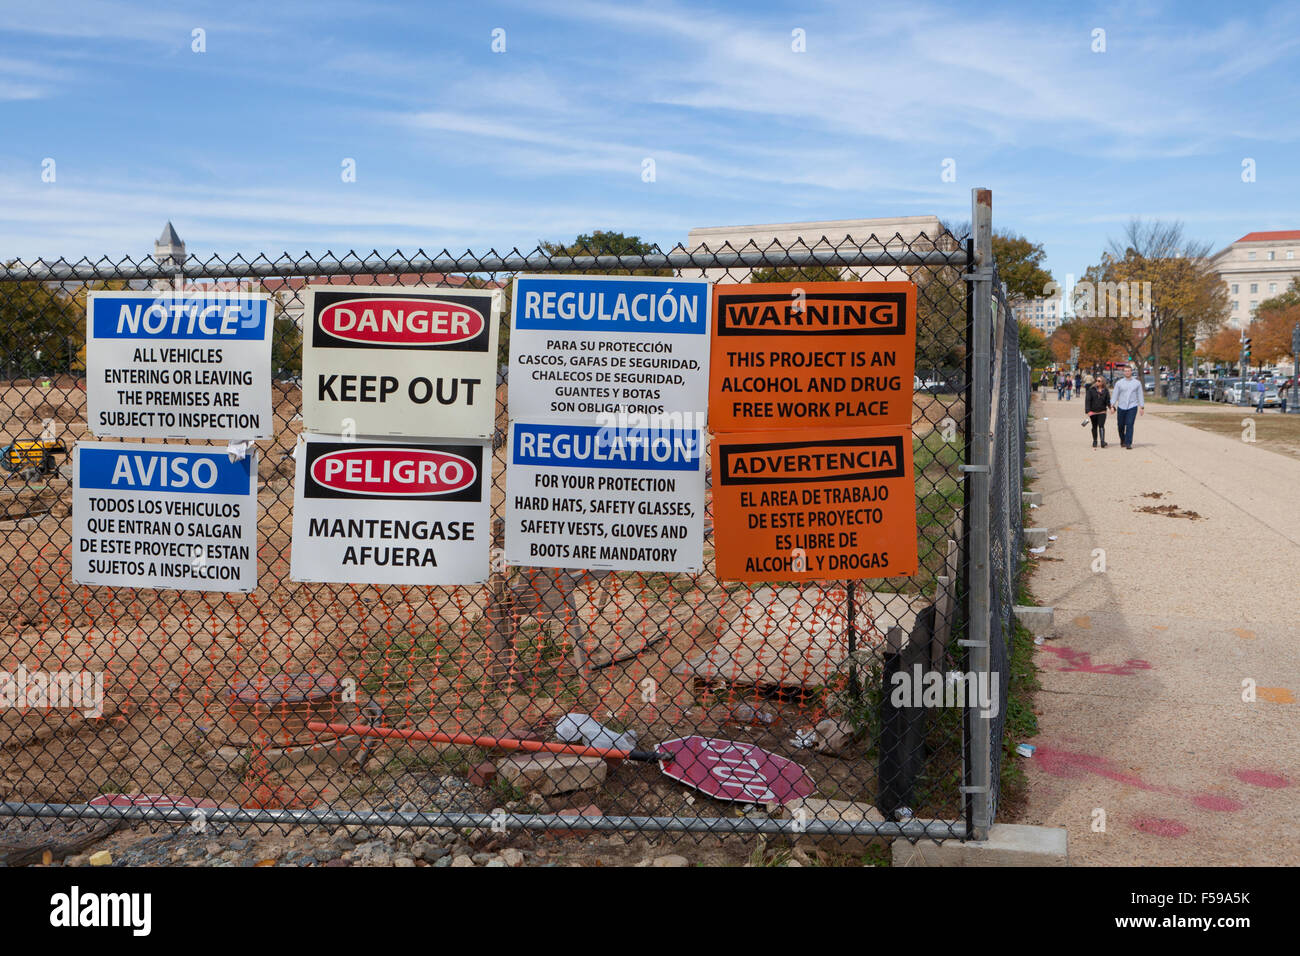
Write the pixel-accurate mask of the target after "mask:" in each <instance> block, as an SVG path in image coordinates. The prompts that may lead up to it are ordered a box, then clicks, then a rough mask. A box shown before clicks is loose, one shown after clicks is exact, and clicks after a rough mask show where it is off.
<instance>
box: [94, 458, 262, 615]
mask: <svg viewBox="0 0 1300 956" xmlns="http://www.w3.org/2000/svg"><path fill="white" fill-rule="evenodd" d="M72 468H73V491H72V580H73V581H75V582H76V583H77V584H106V585H114V586H118V587H132V588H178V589H182V590H194V591H240V592H245V593H247V592H249V591H253V590H254V589H256V587H257V454H256V453H255V452H254V453H252V454H250V455H248V456H247V457H246V458H243V459H242V460H240V461H233V462H232V461H231V460H230V458H229V457H228V456H227V455H226V454H225V452H224V451H221V450H215V449H193V448H185V449H182V448H175V447H169V446H166V445H132V444H121V443H116V442H79V443H78V444H77V446H76V448H75V449H74V450H73V462H72Z"/></svg>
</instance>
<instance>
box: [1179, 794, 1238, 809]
mask: <svg viewBox="0 0 1300 956" xmlns="http://www.w3.org/2000/svg"><path fill="white" fill-rule="evenodd" d="M1192 803H1194V804H1195V805H1196V806H1198V807H1200V808H1201V809H1202V810H1219V811H1222V812H1223V813H1235V812H1236V811H1238V810H1241V809H1244V808H1245V806H1246V805H1245V804H1244V803H1242V802H1241V801H1239V800H1234V799H1232V797H1225V796H1223V795H1222V794H1218V793H1198V794H1197V795H1196V796H1194V797H1192Z"/></svg>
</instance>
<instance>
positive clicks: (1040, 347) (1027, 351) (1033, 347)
mask: <svg viewBox="0 0 1300 956" xmlns="http://www.w3.org/2000/svg"><path fill="white" fill-rule="evenodd" d="M1016 325H1017V329H1016V338H1017V340H1018V344H1019V346H1020V354H1021V355H1023V356H1024V357H1025V361H1026V362H1028V363H1029V367H1030V368H1040V367H1041V366H1044V365H1047V364H1048V362H1049V361H1050V359H1051V352H1050V350H1049V349H1048V348H1047V336H1046V335H1044V334H1043V332H1042V330H1041V329H1036V328H1034V326H1032V325H1030V324H1029V323H1028V322H1017V323H1016Z"/></svg>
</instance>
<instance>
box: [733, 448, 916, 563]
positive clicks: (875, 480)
mask: <svg viewBox="0 0 1300 956" xmlns="http://www.w3.org/2000/svg"><path fill="white" fill-rule="evenodd" d="M713 516H714V533H713V537H714V541H716V542H717V554H716V562H717V575H718V578H719V579H720V580H724V581H812V580H828V579H832V580H847V579H849V578H885V577H893V576H896V575H907V574H913V573H915V571H916V566H917V549H916V493H915V486H914V484H913V479H912V432H911V427H910V425H909V426H906V427H897V426H893V427H881V428H855V429H842V428H837V429H813V430H801V431H797V432H796V431H788V430H781V431H763V432H747V433H745V434H741V435H735V434H733V435H716V436H714V439H713Z"/></svg>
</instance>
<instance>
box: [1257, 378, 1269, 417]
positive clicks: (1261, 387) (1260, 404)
mask: <svg viewBox="0 0 1300 956" xmlns="http://www.w3.org/2000/svg"><path fill="white" fill-rule="evenodd" d="M1255 393H1256V395H1257V396H1258V399H1257V401H1256V403H1255V414H1256V415H1262V414H1264V396H1265V395H1267V394H1268V386H1267V385H1265V384H1264V383H1263V382H1262V381H1261V382H1256V383H1255Z"/></svg>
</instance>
